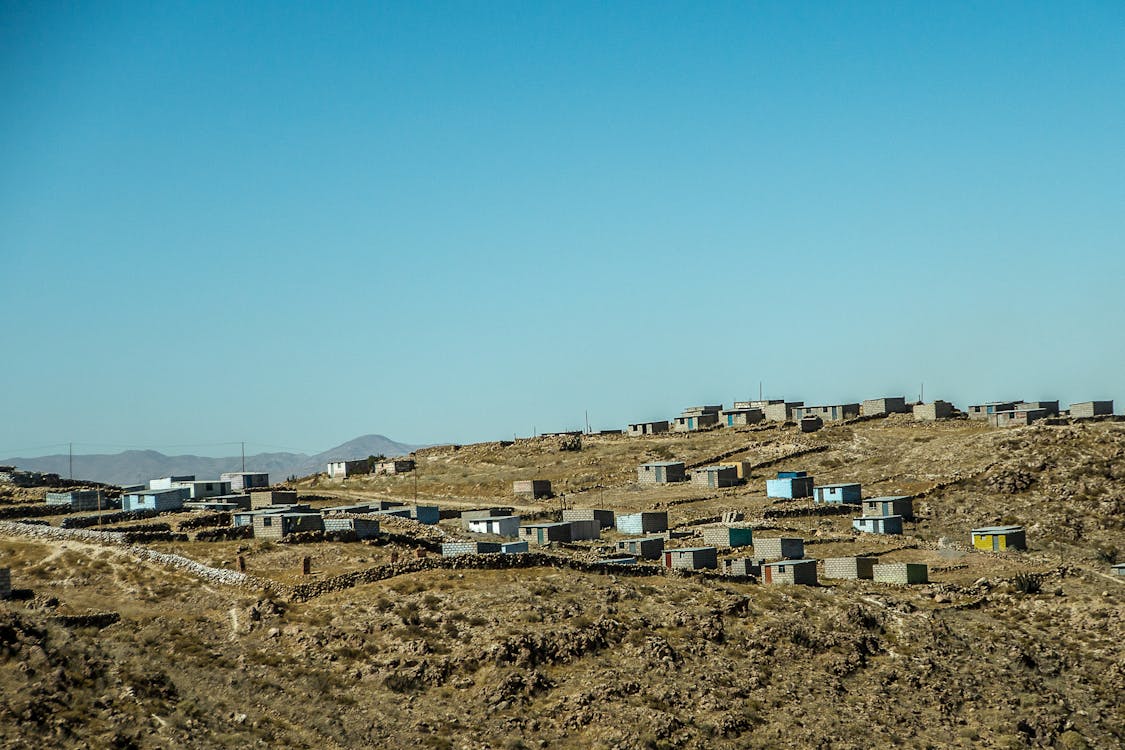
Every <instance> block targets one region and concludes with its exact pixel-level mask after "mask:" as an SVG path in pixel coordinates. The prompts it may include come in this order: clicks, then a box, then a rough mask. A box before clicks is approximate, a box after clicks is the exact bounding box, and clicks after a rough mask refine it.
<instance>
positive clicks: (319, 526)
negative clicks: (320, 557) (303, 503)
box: [254, 511, 324, 539]
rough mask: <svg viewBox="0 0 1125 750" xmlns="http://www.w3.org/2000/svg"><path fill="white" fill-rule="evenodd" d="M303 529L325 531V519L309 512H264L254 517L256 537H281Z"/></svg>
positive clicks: (313, 512)
mask: <svg viewBox="0 0 1125 750" xmlns="http://www.w3.org/2000/svg"><path fill="white" fill-rule="evenodd" d="M302 531H324V519H323V518H322V517H321V515H320V514H319V513H317V512H315V511H310V512H308V513H262V514H261V515H258V516H255V517H254V538H255V539H281V538H282V537H286V536H289V535H290V534H296V533H298V532H302Z"/></svg>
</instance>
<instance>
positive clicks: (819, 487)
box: [813, 482, 860, 490]
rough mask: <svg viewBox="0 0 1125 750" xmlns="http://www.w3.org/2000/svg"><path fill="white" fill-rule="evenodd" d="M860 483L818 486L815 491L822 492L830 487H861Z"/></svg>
mask: <svg viewBox="0 0 1125 750" xmlns="http://www.w3.org/2000/svg"><path fill="white" fill-rule="evenodd" d="M859 486H860V484H859V482H837V483H836V484H818V485H816V486H815V487H814V488H813V489H817V490H822V489H826V488H828V487H833V488H835V487H859Z"/></svg>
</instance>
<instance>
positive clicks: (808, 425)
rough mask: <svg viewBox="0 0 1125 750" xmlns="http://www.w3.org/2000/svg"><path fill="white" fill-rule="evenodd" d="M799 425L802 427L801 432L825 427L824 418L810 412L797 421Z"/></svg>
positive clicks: (814, 430)
mask: <svg viewBox="0 0 1125 750" xmlns="http://www.w3.org/2000/svg"><path fill="white" fill-rule="evenodd" d="M797 426H798V427H800V428H801V432H816V431H817V430H819V429H820V428H822V427H824V420H823V419H821V418H820V417H817V416H815V415H812V414H810V415H808V416H806V417H801V420H800V421H799V422H797Z"/></svg>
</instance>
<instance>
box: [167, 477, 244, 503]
mask: <svg viewBox="0 0 1125 750" xmlns="http://www.w3.org/2000/svg"><path fill="white" fill-rule="evenodd" d="M172 486H173V487H186V488H187V489H188V491H189V492H190V493H191V499H192V500H203V499H205V498H208V497H218V496H220V495H229V494H231V490H230V482H223V481H221V480H217V479H211V480H198V481H197V480H192V481H190V482H176V483H175V484H173V485H172Z"/></svg>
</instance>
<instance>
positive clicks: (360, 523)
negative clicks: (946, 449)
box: [324, 515, 379, 539]
mask: <svg viewBox="0 0 1125 750" xmlns="http://www.w3.org/2000/svg"><path fill="white" fill-rule="evenodd" d="M324 531H325V532H326V533H328V532H334V531H335V532H339V531H352V532H355V535H356V538H357V539H374V538H375V537H377V536H379V522H378V521H376V520H375V519H374V518H349V517H345V516H339V515H336V516H327V517H325V518H324Z"/></svg>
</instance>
